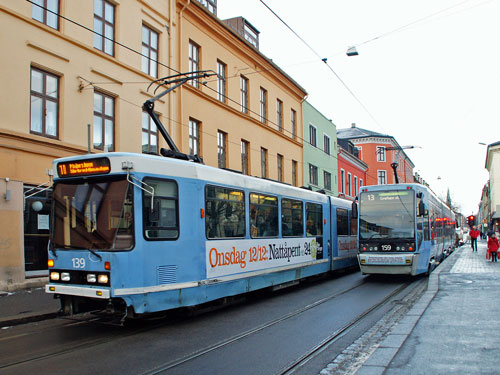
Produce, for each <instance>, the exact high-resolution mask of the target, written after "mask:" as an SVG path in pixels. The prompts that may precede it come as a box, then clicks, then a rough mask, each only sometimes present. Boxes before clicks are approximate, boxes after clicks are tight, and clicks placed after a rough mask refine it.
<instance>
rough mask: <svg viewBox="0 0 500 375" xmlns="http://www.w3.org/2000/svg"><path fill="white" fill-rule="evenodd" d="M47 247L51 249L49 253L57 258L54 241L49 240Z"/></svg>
mask: <svg viewBox="0 0 500 375" xmlns="http://www.w3.org/2000/svg"><path fill="white" fill-rule="evenodd" d="M47 247H48V249H49V251H50V252H51V253H52V254H54V256H55V257H56V258H57V254H56V248H55V246H52V241H51V240H50V239H49V243H48V244H47Z"/></svg>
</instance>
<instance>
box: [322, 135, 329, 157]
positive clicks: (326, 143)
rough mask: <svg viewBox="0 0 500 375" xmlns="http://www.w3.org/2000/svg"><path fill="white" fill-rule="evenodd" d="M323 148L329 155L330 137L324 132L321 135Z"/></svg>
mask: <svg viewBox="0 0 500 375" xmlns="http://www.w3.org/2000/svg"><path fill="white" fill-rule="evenodd" d="M323 149H324V151H325V154H327V155H330V137H329V136H327V135H326V134H324V135H323Z"/></svg>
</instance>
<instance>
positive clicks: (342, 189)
mask: <svg viewBox="0 0 500 375" xmlns="http://www.w3.org/2000/svg"><path fill="white" fill-rule="evenodd" d="M344 184H345V171H344V170H343V169H341V170H340V191H339V193H344V191H345V185H344Z"/></svg>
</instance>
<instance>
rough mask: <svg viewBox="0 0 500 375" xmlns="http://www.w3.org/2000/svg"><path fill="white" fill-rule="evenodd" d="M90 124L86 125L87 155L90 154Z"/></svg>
mask: <svg viewBox="0 0 500 375" xmlns="http://www.w3.org/2000/svg"><path fill="white" fill-rule="evenodd" d="M90 150H91V149H90V124H87V153H88V154H90V153H91V152H90Z"/></svg>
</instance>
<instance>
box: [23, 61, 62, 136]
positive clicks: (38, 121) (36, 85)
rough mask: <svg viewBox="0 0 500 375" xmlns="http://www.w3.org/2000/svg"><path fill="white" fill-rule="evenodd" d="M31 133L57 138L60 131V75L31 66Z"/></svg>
mask: <svg viewBox="0 0 500 375" xmlns="http://www.w3.org/2000/svg"><path fill="white" fill-rule="evenodd" d="M30 96H31V109H30V110H31V113H30V131H31V133H35V134H39V135H43V136H45V137H50V138H57V136H58V131H59V129H58V128H59V119H58V118H59V77H57V76H55V75H53V74H50V73H47V72H44V71H43V70H38V69H35V68H31V93H30Z"/></svg>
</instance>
